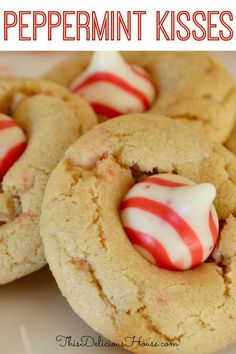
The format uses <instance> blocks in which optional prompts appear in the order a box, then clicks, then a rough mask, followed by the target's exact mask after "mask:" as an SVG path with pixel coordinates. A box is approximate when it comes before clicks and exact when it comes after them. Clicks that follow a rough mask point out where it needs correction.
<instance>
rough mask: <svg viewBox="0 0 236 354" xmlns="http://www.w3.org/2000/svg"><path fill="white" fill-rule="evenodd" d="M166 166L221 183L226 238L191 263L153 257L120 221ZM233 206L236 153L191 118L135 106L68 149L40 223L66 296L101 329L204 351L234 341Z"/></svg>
mask: <svg viewBox="0 0 236 354" xmlns="http://www.w3.org/2000/svg"><path fill="white" fill-rule="evenodd" d="M163 173H168V174H178V175H180V176H182V177H185V178H188V179H190V180H192V181H193V182H195V183H203V182H204V183H206V182H207V183H211V184H213V185H214V186H215V188H216V191H217V194H216V199H215V202H214V205H215V207H216V210H217V214H218V217H219V220H220V232H219V243H218V246H217V248H216V250H215V251H214V253H213V255H211V257H210V258H208V259H207V261H205V262H204V263H202V264H201V265H200V266H198V267H196V268H194V269H191V270H187V271H170V270H167V269H162V268H159V267H157V266H153V265H152V264H151V263H149V262H148V260H146V259H145V258H144V257H143V256H142V255H141V254H140V253H138V252H137V250H136V249H135V248H134V246H133V245H132V244H131V242H130V241H129V238H128V236H127V235H126V233H125V231H124V228H123V225H122V223H121V219H120V211H119V208H120V204H121V202H122V200H123V198H124V196H125V195H126V193H127V191H128V190H129V189H130V188H131V187H132V186H134V184H135V183H136V182H137V181H139V180H140V178H142V177H147V176H152V175H157V174H163ZM235 213H236V158H235V157H234V156H233V154H231V153H230V152H229V151H228V150H227V149H226V148H224V147H223V146H222V145H221V144H216V143H209V142H207V141H205V140H204V139H203V137H202V135H201V134H200V133H197V132H194V131H193V129H192V128H191V127H189V124H186V122H183V121H179V120H174V121H173V120H172V119H170V118H167V117H164V116H156V115H151V114H136V115H127V116H123V117H120V118H116V119H112V120H109V121H107V122H105V123H102V124H100V125H98V126H97V127H95V128H94V129H93V130H91V131H90V132H88V133H86V134H85V135H84V136H82V137H81V138H80V139H79V140H77V141H76V143H74V144H73V145H72V146H71V147H70V148H69V149H68V150H67V151H66V153H65V157H64V159H63V160H62V161H61V162H60V163H59V164H58V166H57V167H56V168H55V169H54V171H53V172H52V174H51V176H50V178H49V181H48V184H47V187H46V192H45V196H44V202H43V208H42V215H41V222H40V225H41V235H42V237H43V242H44V246H45V253H46V258H47V260H48V263H49V265H50V268H51V270H52V272H53V274H54V277H55V278H56V281H57V283H58V285H59V287H60V289H61V291H62V293H63V295H64V296H65V297H66V298H67V300H68V301H69V303H70V305H71V306H72V308H73V309H74V311H75V312H76V313H77V314H78V315H79V316H81V318H83V319H84V320H85V321H86V322H87V323H88V325H90V326H91V327H92V328H93V329H94V330H96V331H97V332H99V333H101V334H103V335H104V336H105V337H107V338H109V339H110V340H111V341H114V342H117V343H121V342H123V344H124V346H125V348H126V349H128V350H131V351H133V352H139V353H150V352H155V353H163V346H162V345H161V343H167V344H166V345H165V344H164V346H165V353H173V352H176V351H177V352H179V353H181V354H193V353H198V354H205V353H214V352H216V351H218V350H220V349H222V348H224V347H226V346H227V345H229V344H230V343H232V342H233V341H235V340H236V316H235V313H236V312H235V311H236V301H235V300H236V292H235V289H236V257H235V255H236V231H235V230H236V218H235V217H234V215H235ZM131 338H135V341H134V343H133V344H132V345H131V342H132V339H131ZM139 338H141V339H140V345H139V344H138V343H137V341H138V339H139ZM151 342H153V343H154V347H152V346H151V344H150V343H151ZM155 343H157V344H156V346H155ZM158 343H159V345H158ZM148 344H149V345H148Z"/></svg>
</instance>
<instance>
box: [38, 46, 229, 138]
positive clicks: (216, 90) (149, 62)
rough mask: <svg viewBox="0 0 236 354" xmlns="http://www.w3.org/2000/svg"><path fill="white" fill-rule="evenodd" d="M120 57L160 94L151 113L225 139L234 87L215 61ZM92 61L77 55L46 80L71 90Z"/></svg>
mask: <svg viewBox="0 0 236 354" xmlns="http://www.w3.org/2000/svg"><path fill="white" fill-rule="evenodd" d="M122 54H123V56H124V58H125V60H126V61H127V62H128V63H131V64H136V65H139V66H141V67H143V68H144V69H145V70H146V71H147V72H148V73H149V74H150V76H151V78H152V80H153V82H154V84H155V86H156V89H157V98H156V100H155V102H154V104H153V106H152V108H151V110H150V111H151V112H154V113H158V114H164V115H168V116H169V117H171V118H173V119H178V120H184V121H186V122H187V123H188V124H190V125H192V127H193V129H195V130H200V131H203V132H204V134H205V136H206V138H209V139H211V140H212V141H216V142H223V141H225V140H226V139H227V137H228V136H229V134H230V131H231V130H232V128H233V125H234V121H235V118H236V90H235V84H234V81H233V78H232V77H231V76H230V75H229V73H228V72H227V71H226V69H224V68H223V66H222V65H220V64H219V63H218V62H217V61H216V60H215V59H214V58H213V57H211V56H210V55H208V54H207V53H204V52H202V53H200V52H199V53H197V52H184V53H183V52H123V53H122ZM90 59H91V53H89V52H80V53H78V54H74V55H72V56H71V57H70V58H68V59H67V60H66V61H64V62H62V63H61V64H59V65H58V66H56V67H55V68H53V69H52V70H51V71H50V72H48V73H47V74H46V75H45V77H46V78H47V79H49V80H52V81H55V82H58V83H60V84H63V85H65V86H70V84H71V83H72V82H73V80H74V79H75V78H76V77H77V76H78V75H79V74H80V73H81V72H82V71H83V70H84V69H85V68H86V66H87V65H88V63H89V62H90ZM62 73H63V74H62Z"/></svg>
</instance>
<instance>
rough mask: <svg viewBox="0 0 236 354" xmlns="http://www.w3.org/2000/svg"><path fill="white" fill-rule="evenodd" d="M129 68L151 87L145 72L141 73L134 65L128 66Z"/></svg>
mask: <svg viewBox="0 0 236 354" xmlns="http://www.w3.org/2000/svg"><path fill="white" fill-rule="evenodd" d="M130 68H131V70H132V71H133V72H134V73H135V74H136V75H138V76H139V77H141V78H142V79H145V80H147V81H148V82H149V83H150V84H151V85H153V83H152V81H151V80H150V78H149V76H148V74H147V73H146V72H145V71H141V69H139V67H137V66H135V65H130Z"/></svg>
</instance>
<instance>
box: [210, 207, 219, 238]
mask: <svg viewBox="0 0 236 354" xmlns="http://www.w3.org/2000/svg"><path fill="white" fill-rule="evenodd" d="M209 226H210V230H211V235H212V240H213V244H215V242H216V240H217V237H218V227H217V226H216V224H215V222H214V219H213V215H212V212H210V213H209Z"/></svg>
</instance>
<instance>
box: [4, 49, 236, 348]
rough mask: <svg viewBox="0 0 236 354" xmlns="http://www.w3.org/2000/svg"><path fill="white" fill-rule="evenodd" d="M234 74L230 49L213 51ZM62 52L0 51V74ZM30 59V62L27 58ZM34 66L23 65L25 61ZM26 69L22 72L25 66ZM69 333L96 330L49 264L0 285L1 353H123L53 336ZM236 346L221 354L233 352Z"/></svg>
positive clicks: (46, 63)
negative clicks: (61, 289) (61, 286)
mask: <svg viewBox="0 0 236 354" xmlns="http://www.w3.org/2000/svg"><path fill="white" fill-rule="evenodd" d="M214 54H215V55H216V56H217V57H218V58H219V59H220V60H222V61H223V62H224V63H225V65H226V66H227V67H228V68H229V70H230V71H231V72H232V73H233V74H234V76H235V77H236V68H235V65H234V63H235V62H236V52H235V53H214ZM65 55H66V54H65V53H45V54H42V53H41V54H40V53H38V54H37V53H14V54H13V53H1V54H0V74H1V73H2V74H6V75H9V74H15V75H18V76H19V75H20V76H29V77H30V76H32V75H33V76H35V77H36V76H37V75H38V74H40V73H41V72H42V63H43V67H44V69H46V68H48V67H50V65H52V64H54V63H55V62H56V61H57V60H58V59H61V58H62V57H64V56H65ZM32 58H33V59H34V60H32ZM27 62H28V63H32V62H33V65H26V63H27ZM26 68H27V70H26ZM59 335H61V336H72V338H73V339H74V340H76V341H80V340H81V337H82V336H88V337H89V342H88V343H89V344H90V343H92V342H93V341H96V340H98V334H96V333H95V332H94V331H93V330H91V328H89V327H88V326H87V325H86V324H85V323H84V322H83V321H82V320H81V319H80V318H79V317H78V316H77V315H76V314H75V313H74V312H73V311H72V310H71V308H70V306H69V305H68V304H67V302H66V300H65V299H64V298H63V297H62V296H61V294H60V292H59V290H58V288H57V286H56V283H55V281H54V280H53V278H52V276H51V274H50V271H49V270H48V268H47V267H46V268H44V269H42V270H41V271H39V272H36V273H34V274H32V275H30V276H28V277H25V278H23V279H20V280H18V281H15V282H13V283H12V284H8V285H5V286H2V287H1V288H0V354H44V353H48V354H61V353H64V354H79V353H88V354H97V353H111V352H112V353H117V354H122V353H125V351H124V350H122V349H117V348H116V349H114V348H109V347H108V348H106V347H94V346H93V347H79V348H78V347H77V348H76V347H68V346H66V347H60V344H63V342H62V341H61V342H60V343H59V342H58V341H57V340H56V337H57V336H59ZM235 352H236V346H234V347H231V348H229V349H227V350H225V351H223V352H221V354H235Z"/></svg>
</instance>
